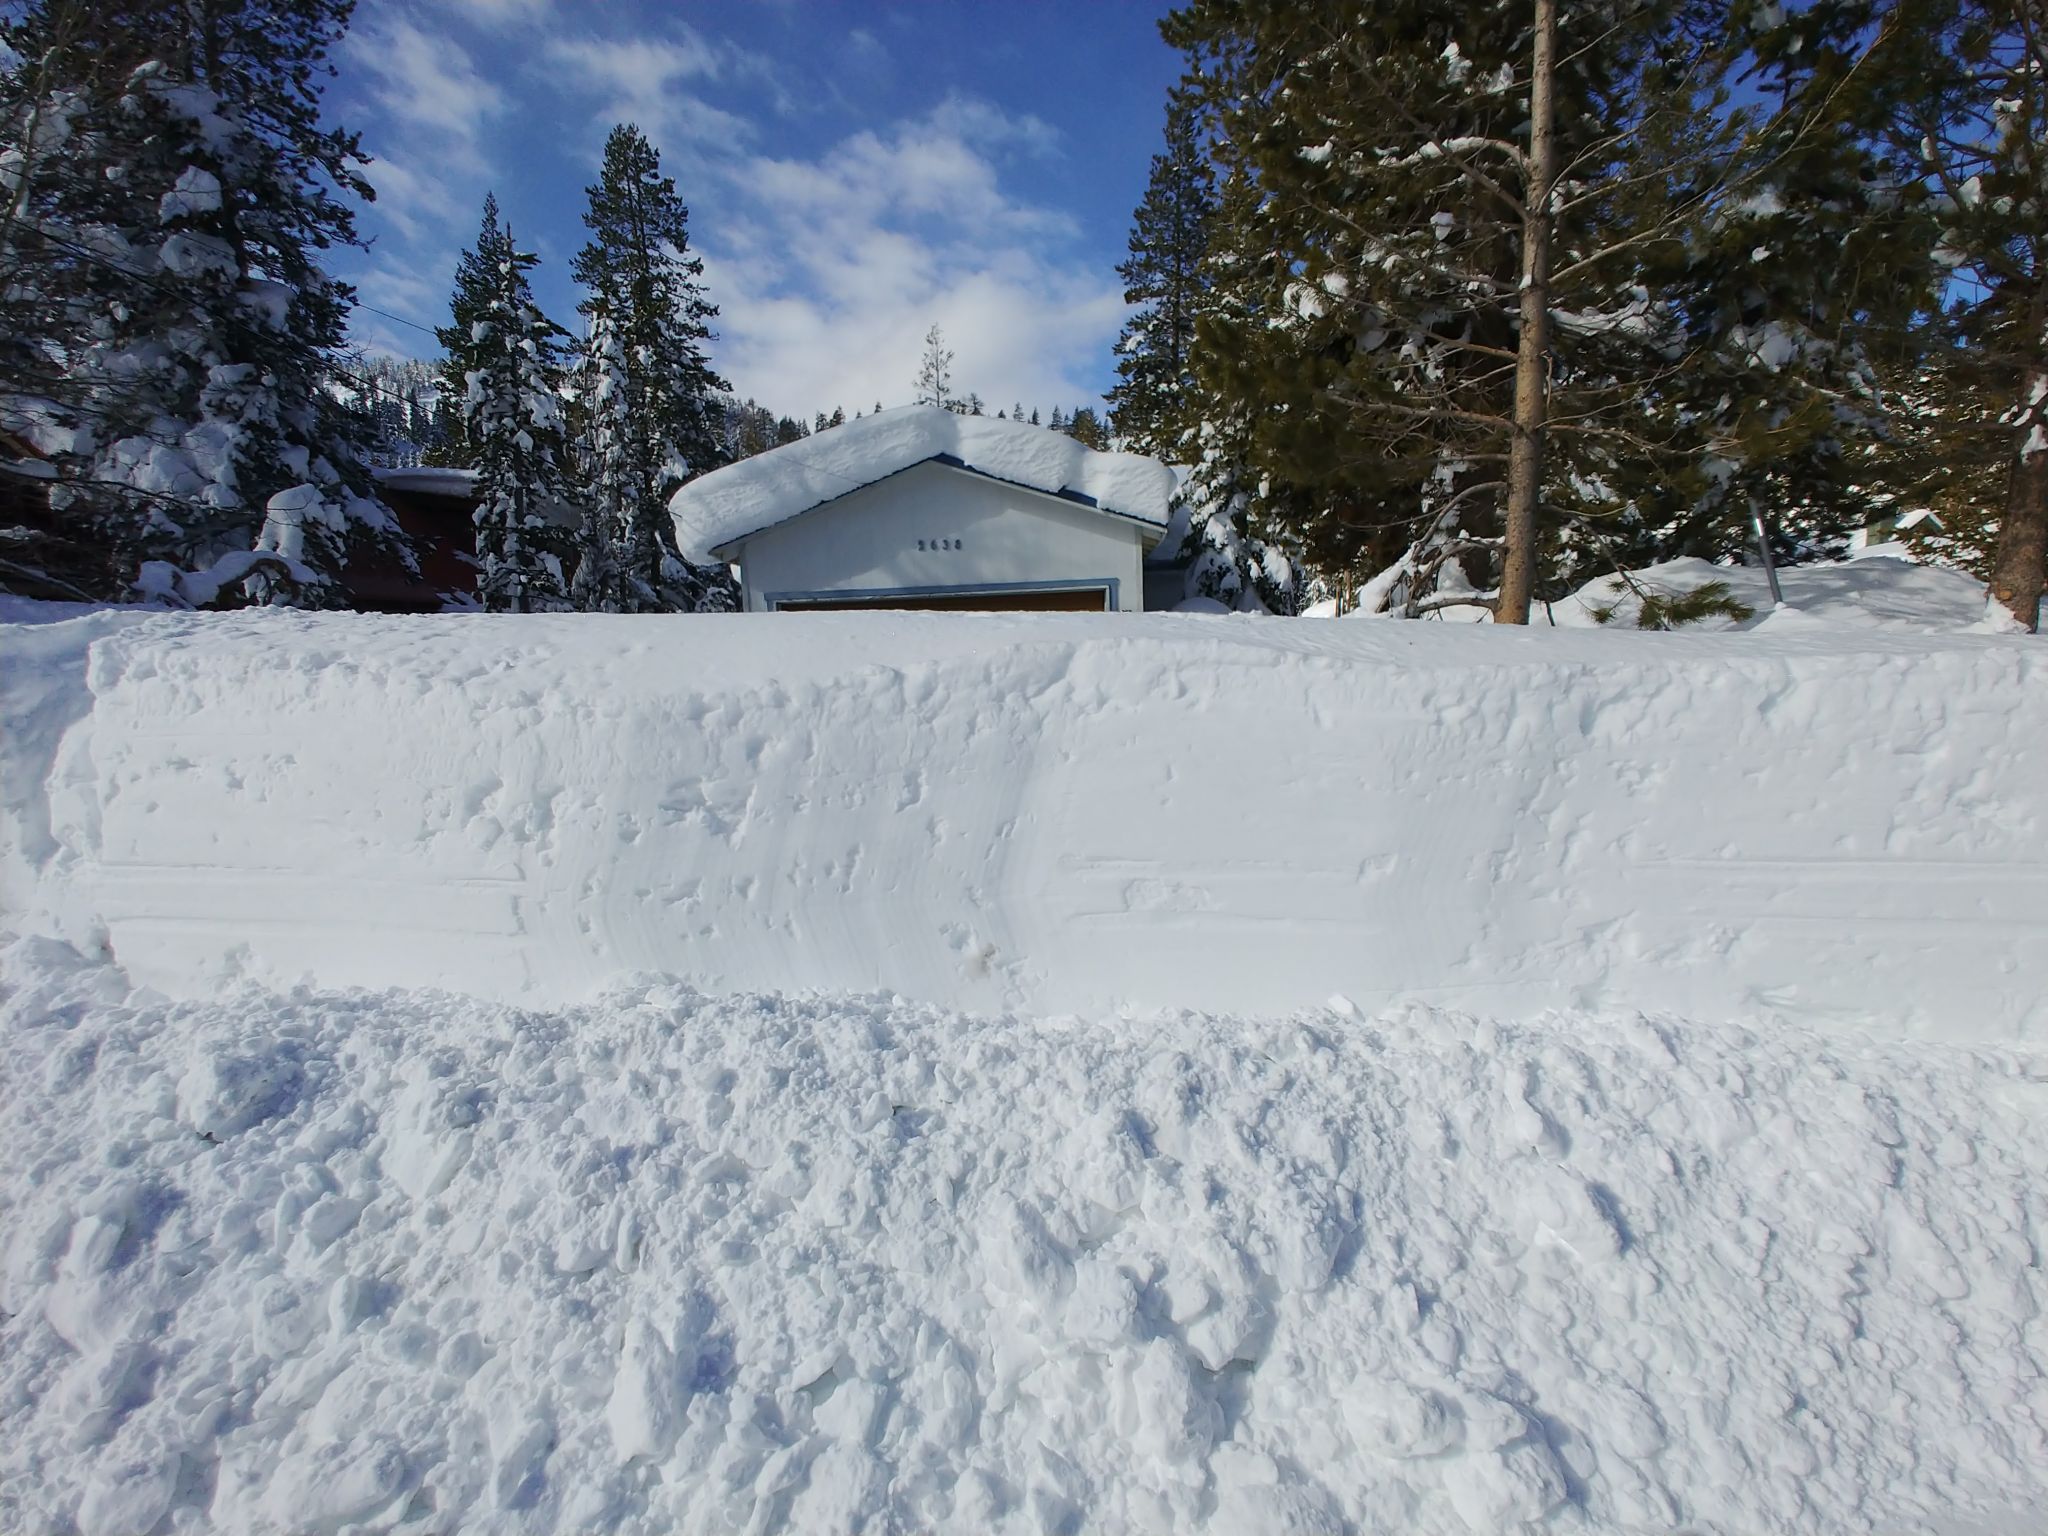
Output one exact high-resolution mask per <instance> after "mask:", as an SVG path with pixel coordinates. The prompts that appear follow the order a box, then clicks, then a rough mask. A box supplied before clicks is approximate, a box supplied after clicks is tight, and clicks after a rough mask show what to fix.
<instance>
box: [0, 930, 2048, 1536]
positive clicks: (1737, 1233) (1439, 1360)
mask: <svg viewBox="0 0 2048 1536" xmlns="http://www.w3.org/2000/svg"><path fill="white" fill-rule="evenodd" d="M0 970H4V978H5V980H4V989H5V990H4V999H0V1113H4V1115H5V1119H6V1124H7V1127H8V1134H7V1136H6V1137H4V1138H0V1230H4V1232H5V1241H4V1254H0V1529H5V1530H7V1531H9V1532H65V1533H70V1532H74V1531H76V1532H79V1533H81V1536H146V1533H150V1532H168V1531H194V1532H197V1531H209V1532H263V1533H273V1532H340V1531H354V1532H361V1533H370V1532H387V1531H393V1532H418V1533H425V1532H443V1531H447V1532H454V1531H497V1532H539V1531H564V1532H588V1531H608V1532H617V1533H642V1532H645V1533H650V1536H651V1533H657V1532H659V1533H668V1532H742V1531H746V1532H782V1531H789V1532H797V1533H818V1536H839V1533H845V1532H851V1531H877V1532H881V1531H888V1532H921V1531H959V1532H975V1533H981V1532H1020V1533H1021V1532H1032V1533H1041V1532H1067V1531H1082V1530H1091V1531H1092V1530H1100V1531H1117V1532H1124V1531H1132V1532H1160V1533H1165V1532H1179V1531H1214V1532H1217V1533H1220V1536H1247V1533H1258V1532H1291V1533H1322V1532H1342V1531H1356V1532H1379V1531H1401V1532H1413V1533H1416V1536H1433V1533H1463V1532H1478V1533H1486V1536H1493V1533H1498V1532H1504V1531H1514V1530H1523V1529H1530V1528H1539V1527H1540V1528H1551V1529H1557V1530H1563V1531H1611V1532H1650V1531H1658V1532H1679V1531H1688V1532H1701V1533H1705V1532H1714V1533H1729V1536H1736V1533H1741V1536H1771V1533H1779V1532H1802V1533H1803V1532H1812V1533H1815V1536H1836V1533H1841V1532H1854V1531H1873V1530H1875V1531H1896V1532H1907V1531H1911V1532H1951V1533H1959V1532H1962V1531H1972V1532H1983V1533H1988V1532H1993V1531H1996V1532H2000V1533H2013V1536H2017V1533H2019V1532H2022V1531H2037V1530H2039V1529H2041V1528H2042V1525H2041V1520H2042V1517H2043V1515H2044V1513H2048V1385H2044V1374H2043V1369H2044V1366H2043V1363H2044V1359H2048V1332H2044V1323H2043V1315H2044V1305H2048V1284H2044V1278H2043V1274H2042V1270H2041V1265H2040V1259H2039V1247H2040V1233H2041V1231H2042V1228H2043V1224H2044V1222H2048V1195H2044V1191H2048V1138H2044V1137H2043V1136H2042V1135H2041V1132H2040V1127H2041V1125H2042V1121H2043V1117H2044V1116H2048V1058H2044V1057H2043V1055H2042V1054H2041V1052H2040V1051H2039V1050H2038V1049H2037V1048H2033V1047H2028V1046H2012V1045H2008V1046H2003V1047H1963V1046H1956V1045H1951V1044H1946V1043H1940V1042H1928V1041H1894V1042H1889V1043H1885V1042H1879V1041H1875V1040H1873V1039H1871V1038H1869V1037H1867V1036H1862V1035H1858V1034H1856V1033H1853V1032H1850V1033H1844V1032H1841V1031H1836V1030H1826V1031H1815V1030H1811V1029H1806V1028H1801V1027H1798V1026H1794V1025H1779V1026H1775V1027H1772V1028H1769V1029H1764V1030H1750V1029H1745V1028H1741V1027H1737V1026H1731V1025H1719V1024H1699V1023H1683V1022H1680V1021H1678V1020H1676V1019H1672V1018H1668V1017H1661V1016H1656V1015H1648V1016H1645V1015H1641V1014H1631V1013H1606V1012H1598V1013H1594V1012H1575V1013H1568V1014H1551V1015H1543V1016H1533V1017H1528V1018H1525V1019H1523V1020H1521V1021H1519V1022H1512V1021H1504V1022H1485V1021H1481V1020H1478V1019H1475V1018H1473V1017H1470V1016H1468V1015H1466V1014H1463V1013H1459V1012H1455V1011H1447V1010H1442V1009H1438V1008H1432V1007H1428V1006H1424V1005H1420V1004H1414V1005H1409V1006H1404V1007H1401V1008H1397V1009H1394V1010H1391V1011H1387V1012H1384V1013H1381V1014H1378V1015H1363V1016H1362V1015H1360V1014H1359V1013H1358V1012H1356V1011H1354V1010H1352V1009H1350V1008H1348V1007H1343V1006H1333V1007H1330V1008H1326V1009H1320V1010H1315V1011H1304V1012H1301V1013H1298V1014H1296V1015H1294V1016H1291V1017H1286V1018H1271V1019H1265V1020H1249V1019H1232V1018H1223V1017H1210V1016H1203V1015H1195V1014H1175V1015H1163V1016H1155V1017H1150V1018H1145V1019H1135V1018H1128V1017H1115V1016H1104V1015H1094V1016H1089V1017H1085V1018H1066V1019H1031V1018H1019V1017H971V1016H963V1015H959V1014H954V1013H949V1012H943V1011H938V1010H933V1009H928V1008H924V1007H920V1006H916V1005H912V1004H909V1003H906V1002H904V1001H902V1000H901V999H897V998H891V997H883V996H870V997H845V996H842V997H837V998H831V997H810V998H790V997H771V996H735V997H727V998H719V999H714V998H711V997H707V996H705V995H702V994H700V993H698V992H695V991H693V990H691V989H689V988H688V987H686V986H683V985H681V984H679V983H677V982H674V981H672V980H666V979H658V978H647V977H643V978H639V979H635V980H630V981H624V980H622V981H620V982H617V983H615V984H614V985H613V986H611V987H610V988H609V989H608V990H606V991H605V992H604V993H603V994H602V995H601V996H599V997H598V998H596V999H595V1000H594V1001H592V1002H590V1003H588V1004H586V1005H583V1006H580V1007H576V1008H572V1009H566V1010H560V1011H535V1010H525V1009H517V1008H513V1007H510V1006H505V1005H493V1004H489V1003H483V1002H479V1001H475V1000H468V999H462V998H458V997H455V996H452V995H448V994H436V993H431V992H412V993H405V992H395V991H393V992H314V991H302V992H296V993H292V994H289V995H279V994H275V993H266V992H263V991H260V990H257V989H255V988H252V987H240V988H230V989H227V990H225V991H224V992H222V993H221V994H220V995H218V996H217V997H215V998H213V999H211V1000H206V1001H196V1002H182V1003H178V1002H171V1001H169V1000H167V999H165V998H164V997H162V996H161V995H158V994H154V993H151V992H147V991H140V992H138V991H134V990H131V986H130V982H129V980H128V978H126V977H124V976H123V975H122V974H121V972H119V971H118V970H116V969H115V968H113V967H112V966H110V965H107V964H105V963H104V962H100V961H95V960H88V959H86V958H84V957H81V956H80V955H78V954H77V953H76V952H75V951H73V950H70V949H68V948H66V947H64V946H61V945H58V944H56V943H55V942H54V941H51V940H47V939H38V940H29V941H24V942H22V943H20V944H17V945H15V946H13V947H12V948H11V949H9V950H7V951H6V952H5V954H4V955H0Z"/></svg>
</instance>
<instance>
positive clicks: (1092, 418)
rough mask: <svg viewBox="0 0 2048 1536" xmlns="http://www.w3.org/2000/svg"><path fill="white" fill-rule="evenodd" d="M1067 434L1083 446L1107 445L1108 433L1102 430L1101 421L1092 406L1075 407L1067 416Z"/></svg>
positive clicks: (1102, 447)
mask: <svg viewBox="0 0 2048 1536" xmlns="http://www.w3.org/2000/svg"><path fill="white" fill-rule="evenodd" d="M1067 435H1068V436H1069V437H1071V438H1073V439H1074V440H1075V441H1076V442H1078V443H1080V444H1081V445H1082V446H1083V447H1084V448H1095V449H1104V448H1107V447H1108V446H1109V434H1108V433H1107V432H1105V431H1104V430H1103V428H1102V421H1101V419H1100V418H1099V417H1098V416H1096V414H1095V408H1094V407H1093V406H1089V405H1082V406H1076V407H1075V409H1074V414H1073V415H1072V416H1070V417H1068V418H1067Z"/></svg>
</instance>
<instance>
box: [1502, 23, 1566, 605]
mask: <svg viewBox="0 0 2048 1536" xmlns="http://www.w3.org/2000/svg"><path fill="white" fill-rule="evenodd" d="M1556 55H1557V0H1536V51H1535V58H1534V60H1533V61H1532V62H1531V64H1530V68H1529V174H1528V177H1527V182H1526V187H1525V190H1524V192H1523V203H1522V294H1521V298H1522V334H1521V339H1520V341H1519V343H1518V344H1517V346H1516V349H1515V428H1514V440H1513V443H1512V444H1511V445H1510V447H1509V450H1508V507H1507V526H1506V527H1505V529H1504V530H1503V532H1504V533H1505V534H1506V536H1507V553H1506V557H1505V558H1504V559H1503V560H1502V562H1501V574H1500V601H1499V604H1498V606H1497V607H1495V609H1494V613H1493V621H1494V623H1496V624H1526V623H1528V622H1529V601H1530V598H1531V596H1532V595H1533V594H1534V592H1535V589H1536V509H1537V505H1538V503H1539V502H1540V500H1541V498H1542V492H1543V425H1544V418H1545V416H1546V414H1547V413H1548V410H1549V406H1550V384H1549V379H1548V377H1547V370H1548V364H1549V361H1550V219H1551V211H1550V189H1551V185H1552V183H1553V182H1554V181H1555V180H1556V179H1557V144H1556V138H1555V135H1554V133H1553V127H1554V124H1553V116H1554V113H1553V110H1552V106H1551V87H1552V85H1553V83H1554V81H1555V76H1556V73H1557V68H1556Z"/></svg>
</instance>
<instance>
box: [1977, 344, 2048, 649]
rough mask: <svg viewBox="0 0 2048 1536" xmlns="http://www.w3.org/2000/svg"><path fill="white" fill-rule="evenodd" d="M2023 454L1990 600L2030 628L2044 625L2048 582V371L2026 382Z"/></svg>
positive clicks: (2010, 492) (2010, 491)
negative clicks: (2044, 588)
mask: <svg viewBox="0 0 2048 1536" xmlns="http://www.w3.org/2000/svg"><path fill="white" fill-rule="evenodd" d="M2018 414H2019V417H2020V421H2019V429H2018V430H2019V438H2020V443H2019V453H2018V454H2017V455H2016V456H2015V457H2014V459H2013V463H2012V481H2011V483H2010V485H2009V486H2008V488H2007V490H2006V493H2005V515H2004V516H2003V517H2002V518H2001V519H2000V520H1999V524H1998V552H1997V555H1996V556H1995V557H1994V558H1993V560H1992V565H1991V587H1990V594H1989V595H1990V600H1991V605H1992V606H1993V608H2002V609H2004V610H2005V611H2006V612H2007V613H2009V614H2011V615H2012V617H2013V618H2015V619H2017V620H2018V621H2019V622H2020V623H2021V624H2023V625H2025V626H2026V627H2027V628H2028V629H2039V628H2040V624H2041V589H2042V585H2043V583H2044V581H2048V372H2041V373H2036V374H2034V375H2033V377H2032V378H2030V379H2029V380H2028V381H2027V393H2026V394H2025V395H2024V396H2023V397H2022V404H2021V407H2020V410H2019V413H2018Z"/></svg>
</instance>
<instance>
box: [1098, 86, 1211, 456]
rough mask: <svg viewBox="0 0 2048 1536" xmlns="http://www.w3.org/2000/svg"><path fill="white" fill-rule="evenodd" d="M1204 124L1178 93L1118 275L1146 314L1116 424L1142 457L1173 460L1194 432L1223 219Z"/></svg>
mask: <svg viewBox="0 0 2048 1536" xmlns="http://www.w3.org/2000/svg"><path fill="white" fill-rule="evenodd" d="M1199 124H1200V103H1199V101H1198V99H1197V98H1196V96H1195V95H1194V93H1193V92H1192V91H1191V90H1189V89H1188V88H1187V87H1186V86H1181V87H1178V88H1176V89H1175V90H1174V91H1173V92H1172V93H1171V95H1169V96H1168V98H1167V104H1166V149H1165V152H1164V153H1162V154H1157V155H1154V156H1153V157H1152V174H1151V178H1150V180H1149V181H1148V182H1147V184H1146V187H1145V197H1144V201H1142V202H1141V203H1139V204H1138V207H1137V211H1136V213H1135V214H1134V215H1133V216H1132V224H1131V238H1130V256H1129V257H1128V258H1127V259H1126V260H1125V261H1124V262H1123V263H1122V264H1121V265H1120V266H1118V267H1117V269H1116V270H1117V275H1118V276H1119V277H1121V278H1122V279H1123V280H1124V302H1125V303H1126V304H1135V305H1137V306H1138V310H1137V312H1136V313H1135V314H1133V315H1132V316H1131V318H1130V319H1129V320H1127V321H1125V322H1124V328H1123V333H1122V334H1121V335H1120V336H1119V337H1118V338H1117V365H1116V371H1117V382H1116V383H1115V384H1114V385H1113V386H1112V387H1111V388H1110V391H1109V424H1110V427H1111V429H1112V430H1113V431H1114V432H1115V433H1116V435H1117V437H1118V439H1119V440H1120V441H1121V442H1123V443H1124V444H1125V445H1126V446H1127V447H1129V448H1130V449H1131V450H1132V451H1133V452H1136V453H1149V454H1152V455H1154V456H1156V457H1159V458H1172V457H1173V456H1174V454H1175V453H1176V452H1177V451H1178V450H1179V447H1180V444H1181V441H1182V439H1183V437H1184V436H1185V435H1186V433H1187V431H1188V428H1189V427H1190V425H1191V423H1190V422H1189V421H1188V420H1187V418H1186V412H1187V400H1188V391H1189V382H1190V381H1189V378H1188V349H1189V346H1190V344H1191V343H1192V342H1193V340H1194V330H1195V316H1196V315H1197V314H1198V313H1199V312H1200V310H1201V308H1202V298H1203V293H1204V290H1205V288H1206V286H1207V282H1208V278H1207V269H1206V267H1205V265H1204V258H1205V257H1206V256H1207V255H1208V250H1209V226H1210V222H1211V220H1212V219H1213V217H1214V215H1215V211H1216V176H1215V172H1214V171H1213V170H1212V169H1211V167H1210V164H1209V158H1208V155H1207V153H1206V151H1205V150H1204V149H1203V147H1202V143H1201V136H1200V132H1199Z"/></svg>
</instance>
